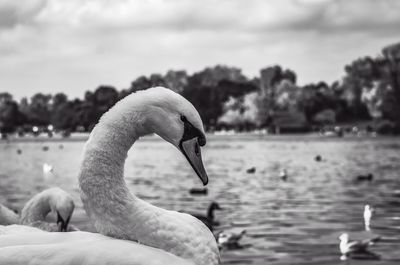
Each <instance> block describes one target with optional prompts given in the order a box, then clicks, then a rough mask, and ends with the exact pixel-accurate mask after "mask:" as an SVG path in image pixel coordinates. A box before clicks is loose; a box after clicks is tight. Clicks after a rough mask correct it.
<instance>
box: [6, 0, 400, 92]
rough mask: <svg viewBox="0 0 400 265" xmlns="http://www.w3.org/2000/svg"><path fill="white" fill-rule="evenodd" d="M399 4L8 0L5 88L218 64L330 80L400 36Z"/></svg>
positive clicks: (83, 83)
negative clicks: (273, 69) (277, 67)
mask: <svg viewBox="0 0 400 265" xmlns="http://www.w3.org/2000/svg"><path fill="white" fill-rule="evenodd" d="M399 10H400V1H398V0H380V1H376V0H351V1H349V0H268V1H266V0H251V1H243V0H202V1H196V0H47V1H46V0H0V60H1V61H2V63H1V64H0V72H1V73H2V75H1V76H0V88H6V89H8V88H9V89H15V90H16V91H17V90H18V91H20V92H19V93H21V94H22V93H25V92H24V91H25V89H26V87H27V86H32V87H33V88H32V89H35V91H41V90H45V89H47V90H50V91H51V90H55V89H57V91H60V90H67V91H73V92H71V93H73V94H74V95H77V96H81V95H82V94H83V91H84V90H87V89H94V88H95V87H96V86H97V85H99V84H101V83H108V84H114V85H116V86H117V87H124V86H125V87H126V86H128V85H129V82H130V81H132V80H133V79H134V78H135V77H137V76H138V75H140V74H150V73H153V72H165V71H166V70H168V69H171V68H174V69H187V70H189V72H193V71H197V70H200V69H202V68H203V67H205V66H210V65H214V64H217V63H222V64H228V65H235V66H238V67H241V68H243V69H244V72H245V73H246V74H249V75H255V74H257V72H258V70H259V69H260V68H262V67H265V66H267V65H270V64H281V65H283V66H284V67H285V68H287V67H289V68H292V69H293V70H295V71H296V72H297V73H298V76H299V80H300V82H302V83H303V82H310V81H313V80H315V81H319V80H321V79H322V80H323V79H325V80H327V81H332V80H334V79H335V78H336V79H337V78H340V74H341V72H342V71H343V70H342V69H343V66H344V65H345V64H346V63H349V62H351V61H352V60H353V59H355V58H357V57H358V56H363V55H375V54H374V53H377V52H379V50H380V49H381V48H382V47H383V46H385V45H387V44H390V43H391V42H395V41H398V40H399V39H400V34H399V33H398V28H400V11H399ZM21 76H23V77H24V78H21ZM28 84H29V85H28Z"/></svg>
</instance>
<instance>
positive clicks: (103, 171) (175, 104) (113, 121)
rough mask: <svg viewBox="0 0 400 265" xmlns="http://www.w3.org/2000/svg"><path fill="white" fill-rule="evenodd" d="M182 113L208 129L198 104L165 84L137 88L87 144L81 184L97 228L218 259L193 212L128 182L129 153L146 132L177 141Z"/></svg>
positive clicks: (201, 259) (208, 260)
mask: <svg viewBox="0 0 400 265" xmlns="http://www.w3.org/2000/svg"><path fill="white" fill-rule="evenodd" d="M182 115H184V116H185V117H186V118H187V119H188V120H189V121H190V122H191V124H193V126H196V128H198V129H199V130H200V131H202V132H204V130H203V124H202V122H201V119H200V116H199V114H198V112H197V111H196V109H195V108H194V107H193V105H192V104H190V103H189V102H188V101H187V100H185V99H184V98H183V97H182V96H180V95H178V94H176V93H175V92H173V91H171V90H168V89H165V88H160V87H158V88H151V89H148V90H146V91H140V92H137V93H136V94H135V95H132V96H128V97H126V98H124V99H123V100H121V101H120V102H119V103H117V104H116V105H115V106H114V107H113V108H112V109H111V110H110V111H109V112H107V113H105V114H104V115H103V117H102V118H101V120H100V122H99V124H98V125H97V126H96V127H95V128H94V129H93V131H92V133H91V136H90V138H89V140H88V142H87V143H86V146H85V151H84V159H83V162H82V166H81V172H80V177H79V184H80V188H81V198H82V201H83V204H84V207H85V210H86V212H87V213H88V215H89V216H90V218H91V220H93V222H94V226H95V227H96V229H97V230H98V231H99V232H100V233H102V234H104V235H109V236H112V237H115V238H121V239H127V240H135V241H139V242H141V243H143V244H145V245H149V246H153V247H156V248H160V249H163V250H165V251H167V252H171V253H173V254H175V255H177V256H180V257H183V258H186V259H188V260H193V261H194V262H195V263H196V264H199V265H201V264H207V265H211V264H218V262H219V251H218V246H217V243H216V241H215V238H214V236H213V235H212V233H211V232H210V231H209V229H208V228H207V227H206V226H205V225H204V224H203V223H202V222H200V221H199V220H197V219H196V218H194V217H193V216H191V215H188V214H184V213H179V212H175V211H168V210H165V209H162V208H158V207H155V206H153V205H151V204H149V203H147V202H145V201H143V200H140V199H139V198H137V197H136V196H134V195H132V194H131V193H130V192H129V190H128V189H127V186H126V184H125V181H124V163H125V159H126V156H127V152H128V150H129V149H130V147H131V146H132V145H133V143H134V142H135V141H136V140H137V139H138V138H139V137H140V136H142V135H145V134H148V133H156V134H158V135H160V136H161V137H163V138H164V139H165V140H167V141H169V142H170V143H172V144H173V145H175V146H178V145H179V141H180V139H181V138H182V135H183V123H182V120H181V116H182Z"/></svg>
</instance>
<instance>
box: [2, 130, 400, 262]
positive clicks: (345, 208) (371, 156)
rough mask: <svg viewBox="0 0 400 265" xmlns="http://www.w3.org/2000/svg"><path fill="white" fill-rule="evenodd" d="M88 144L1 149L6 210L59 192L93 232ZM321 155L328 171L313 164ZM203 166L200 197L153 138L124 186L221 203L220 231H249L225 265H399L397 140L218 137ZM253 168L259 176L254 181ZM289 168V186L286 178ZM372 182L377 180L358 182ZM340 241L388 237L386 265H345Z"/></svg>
mask: <svg viewBox="0 0 400 265" xmlns="http://www.w3.org/2000/svg"><path fill="white" fill-rule="evenodd" d="M83 144H84V142H67V141H64V142H63V141H62V142H58V141H53V142H10V143H4V142H2V143H0V161H1V162H0V202H1V203H4V204H6V205H7V206H9V207H13V208H16V209H21V208H22V206H23V205H24V203H25V202H26V201H27V200H28V199H29V198H31V197H32V196H33V195H34V194H36V193H37V192H39V191H41V190H43V189H45V188H47V187H51V186H60V187H62V188H63V189H65V190H67V191H69V192H70V193H72V195H73V196H74V199H75V202H76V204H77V207H76V212H75V213H74V216H73V218H72V223H74V224H76V225H77V226H78V227H80V228H81V229H87V230H92V227H91V225H90V223H89V222H88V219H87V217H86V215H85V213H84V210H83V209H82V203H81V201H80V198H79V193H78V188H77V186H78V185H77V172H78V169H79V162H80V159H81V151H82V147H83ZM44 146H48V147H49V150H48V151H43V149H42V148H43V147H44ZM18 149H21V150H22V154H18V153H17V150H18ZM317 154H319V155H321V156H322V161H321V162H317V161H315V160H314V158H315V156H316V155H317ZM203 159H204V164H205V166H206V169H207V171H208V174H209V177H210V182H209V185H208V191H209V192H208V195H207V196H192V195H190V194H189V192H188V190H189V189H190V188H192V187H199V188H201V186H202V185H201V182H200V180H199V179H198V178H197V176H195V174H194V172H193V170H192V169H191V168H190V166H189V164H188V163H187V162H186V161H185V159H184V157H183V156H182V155H181V154H180V153H179V151H178V150H177V149H176V148H174V147H173V146H171V145H170V144H168V143H165V142H163V141H162V140H160V139H158V138H154V137H149V138H145V139H143V140H140V141H138V142H137V143H135V145H134V148H133V149H131V150H130V152H129V156H128V159H127V162H126V166H125V175H126V182H127V184H128V185H129V188H130V189H131V191H132V192H133V193H135V194H136V195H138V196H139V197H141V198H143V199H145V200H148V201H149V202H151V203H153V204H155V205H157V206H160V207H163V208H166V209H172V210H187V211H192V212H193V211H195V212H204V213H205V211H206V209H207V206H208V204H209V203H210V202H211V201H217V202H218V203H219V204H220V205H221V206H222V207H224V208H225V210H223V211H221V212H217V213H216V217H217V219H218V220H219V221H220V223H221V227H220V228H219V229H228V230H229V229H232V230H234V231H240V230H241V229H246V231H247V235H246V236H245V237H244V238H243V239H242V241H241V243H242V248H240V249H233V250H223V251H222V261H223V264H340V263H342V264H400V251H399V244H400V207H399V206H400V183H399V172H400V162H399V161H400V139H399V138H350V139H336V138H332V139H322V138H315V137H309V136H295V137H270V136H262V137H260V136H246V137H234V136H233V137H229V138H226V137H224V136H218V137H217V136H212V137H209V141H208V144H207V146H206V147H205V148H203ZM43 163H48V164H51V165H53V167H54V174H52V175H44V174H43V172H42V165H43ZM251 167H255V168H256V172H255V173H254V174H248V173H246V169H248V168H251ZM283 168H285V169H286V170H287V172H288V180H287V181H282V180H281V179H280V178H279V176H278V175H279V172H280V171H281V170H282V169H283ZM366 173H372V174H373V175H374V179H373V181H371V182H358V181H356V180H355V176H357V175H359V174H366ZM365 204H371V205H372V206H373V207H375V209H376V211H375V214H374V216H373V219H372V225H371V231H370V232H365V231H364V223H363V217H362V213H363V208H364V205H365ZM217 229H218V228H217ZM342 232H349V233H350V236H353V237H356V238H365V237H369V236H372V235H380V236H381V237H382V241H381V242H379V243H378V244H377V245H376V246H374V247H373V248H371V250H372V251H373V252H374V253H376V254H377V255H379V256H380V258H379V259H378V260H376V259H366V260H365V259H362V260H348V261H345V262H343V261H340V260H339V257H340V254H339V250H338V236H339V235H340V234H341V233H342Z"/></svg>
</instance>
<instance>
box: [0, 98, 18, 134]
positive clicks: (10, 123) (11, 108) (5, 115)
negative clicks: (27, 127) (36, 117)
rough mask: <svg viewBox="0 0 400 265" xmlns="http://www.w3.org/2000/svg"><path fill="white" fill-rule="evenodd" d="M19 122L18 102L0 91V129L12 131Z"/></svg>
mask: <svg viewBox="0 0 400 265" xmlns="http://www.w3.org/2000/svg"><path fill="white" fill-rule="evenodd" d="M20 122H21V114H20V112H19V110H18V104H17V102H15V101H14V100H13V97H12V95H11V94H9V93H0V131H1V132H13V131H14V130H15V128H16V127H17V126H18V125H19V124H20Z"/></svg>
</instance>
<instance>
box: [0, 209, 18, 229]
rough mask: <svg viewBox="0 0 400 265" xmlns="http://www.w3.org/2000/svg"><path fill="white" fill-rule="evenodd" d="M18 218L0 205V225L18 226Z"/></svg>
mask: <svg viewBox="0 0 400 265" xmlns="http://www.w3.org/2000/svg"><path fill="white" fill-rule="evenodd" d="M18 223H19V216H18V214H16V213H14V212H13V211H12V210H10V209H8V208H7V207H5V206H4V205H2V204H0V225H11V224H18Z"/></svg>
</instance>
